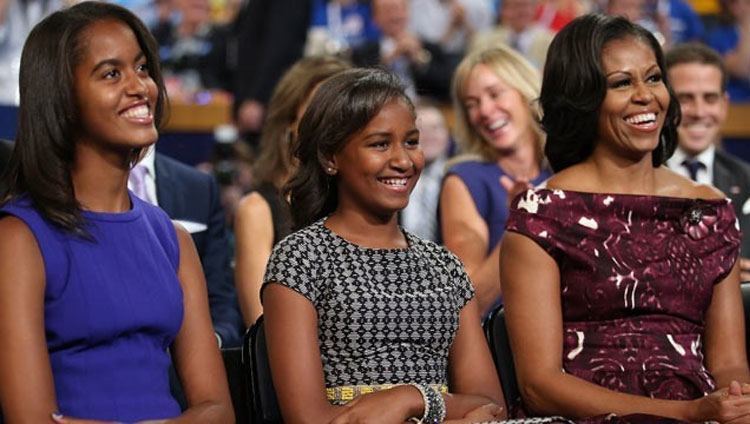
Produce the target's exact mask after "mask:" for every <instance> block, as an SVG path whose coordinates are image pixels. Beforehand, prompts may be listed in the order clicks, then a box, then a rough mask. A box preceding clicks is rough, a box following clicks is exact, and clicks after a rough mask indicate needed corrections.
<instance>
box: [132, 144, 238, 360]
mask: <svg viewBox="0 0 750 424" xmlns="http://www.w3.org/2000/svg"><path fill="white" fill-rule="evenodd" d="M129 187H130V189H131V190H132V191H133V193H134V194H135V195H136V196H138V197H140V198H141V200H144V201H146V202H148V203H151V204H152V205H156V206H159V207H160V208H161V209H163V210H164V212H166V213H167V215H169V217H170V218H171V219H172V220H174V221H175V222H177V223H178V224H180V225H182V226H183V227H184V228H185V229H186V230H187V231H188V232H189V233H190V235H191V236H192V239H193V243H194V244H195V247H196V249H197V251H198V257H199V258H200V261H201V265H202V267H203V275H204V276H205V277H206V286H207V289H208V305H209V311H210V312H211V321H212V322H213V327H214V332H215V333H216V338H217V340H218V342H219V346H220V347H233V346H239V345H240V344H241V343H242V328H243V326H242V318H241V316H240V311H239V308H238V304H237V295H236V293H235V289H234V284H233V281H232V266H231V254H230V244H229V234H228V233H227V228H226V221H225V219H224V209H223V208H222V206H221V199H220V198H219V197H220V193H219V187H218V186H217V184H216V181H214V179H213V177H212V176H210V175H208V174H205V173H203V172H201V171H198V170H197V169H195V168H192V167H190V166H187V165H185V164H182V163H180V162H178V161H176V160H174V159H172V158H170V157H168V156H165V155H163V154H161V153H154V151H153V149H149V151H148V153H147V154H146V155H145V156H144V158H143V159H142V160H141V161H140V162H139V163H138V164H137V165H136V166H135V167H134V168H133V169H132V170H131V172H130V177H129Z"/></svg>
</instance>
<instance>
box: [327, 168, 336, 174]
mask: <svg viewBox="0 0 750 424" xmlns="http://www.w3.org/2000/svg"><path fill="white" fill-rule="evenodd" d="M326 173H327V174H328V175H336V170H335V169H334V168H333V167H331V166H329V167H328V168H326Z"/></svg>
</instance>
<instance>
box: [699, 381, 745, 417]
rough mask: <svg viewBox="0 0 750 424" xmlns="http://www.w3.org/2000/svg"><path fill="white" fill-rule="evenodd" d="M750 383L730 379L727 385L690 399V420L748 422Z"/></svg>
mask: <svg viewBox="0 0 750 424" xmlns="http://www.w3.org/2000/svg"><path fill="white" fill-rule="evenodd" d="M748 394H750V385H748V384H743V385H741V384H740V383H739V382H737V381H732V382H731V383H730V384H729V387H727V388H724V389H721V390H717V391H715V392H713V393H711V394H709V395H707V396H704V397H702V398H699V399H695V400H693V401H691V402H692V403H693V407H694V414H693V417H691V419H690V421H718V422H719V423H722V424H723V423H730V422H731V423H733V424H734V423H737V424H739V423H750V396H748Z"/></svg>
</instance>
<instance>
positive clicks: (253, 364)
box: [242, 316, 282, 424]
mask: <svg viewBox="0 0 750 424" xmlns="http://www.w3.org/2000/svg"><path fill="white" fill-rule="evenodd" d="M242 366H243V368H244V370H245V372H244V374H245V378H246V379H247V387H248V389H249V398H250V410H251V415H252V419H253V420H252V422H253V423H254V424H271V423H281V422H282V419H281V411H280V410H279V403H278V400H277V399H276V390H275V389H274V387H273V381H272V380H271V367H270V364H269V363H268V351H267V350H266V333H265V330H264V328H263V317H262V316H261V317H260V318H258V321H256V322H255V324H253V326H252V327H250V328H249V329H248V330H247V333H245V337H244V339H243V341H242Z"/></svg>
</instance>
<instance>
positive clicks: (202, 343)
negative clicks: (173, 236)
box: [167, 226, 234, 423]
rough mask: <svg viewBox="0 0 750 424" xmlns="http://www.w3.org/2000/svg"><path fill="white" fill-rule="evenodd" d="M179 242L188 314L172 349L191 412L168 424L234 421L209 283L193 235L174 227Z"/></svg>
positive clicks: (180, 274)
mask: <svg viewBox="0 0 750 424" xmlns="http://www.w3.org/2000/svg"><path fill="white" fill-rule="evenodd" d="M175 228H176V229H177V238H178V240H179V243H180V267H179V270H178V274H177V275H178V278H179V280H180V284H181V286H182V291H183V303H184V307H185V314H184V318H183V322H182V327H181V328H180V332H179V333H178V334H177V337H176V339H175V341H174V344H173V346H172V359H173V360H174V362H175V367H176V369H177V373H178V374H179V376H180V382H181V383H182V387H183V389H184V390H185V396H186V398H187V402H188V409H187V410H186V411H185V412H184V413H183V414H182V415H181V416H180V417H179V418H177V419H174V420H167V422H174V423H178V422H185V423H193V422H201V423H229V422H234V413H233V410H232V403H231V400H230V397H229V388H228V386H227V378H226V374H225V372H224V366H223V364H222V360H221V355H219V350H218V347H217V346H216V338H215V337H214V331H213V327H212V325H211V319H210V315H209V312H208V295H207V293H206V281H205V279H204V278H203V271H202V270H201V266H200V260H199V259H198V253H197V252H196V250H195V246H194V245H193V240H192V239H191V238H190V234H189V233H188V232H187V231H186V230H185V229H183V228H182V227H179V226H175Z"/></svg>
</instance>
